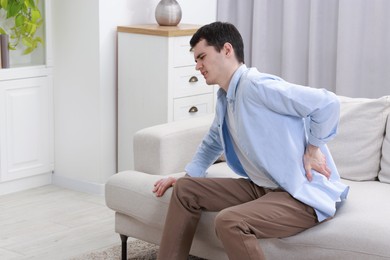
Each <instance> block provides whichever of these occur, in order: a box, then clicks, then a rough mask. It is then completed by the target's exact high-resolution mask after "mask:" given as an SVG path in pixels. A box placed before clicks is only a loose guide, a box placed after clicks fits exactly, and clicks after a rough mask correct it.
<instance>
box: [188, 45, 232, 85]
mask: <svg viewBox="0 0 390 260" xmlns="http://www.w3.org/2000/svg"><path fill="white" fill-rule="evenodd" d="M192 50H193V52H194V58H195V62H196V70H199V71H200V72H201V73H202V75H203V77H204V78H205V80H206V83H207V84H208V85H213V84H219V83H220V82H221V79H222V78H221V76H223V63H224V55H222V53H221V52H218V51H216V50H215V48H214V47H213V46H209V45H207V42H206V40H200V41H199V42H198V43H197V44H196V45H195V47H194V48H193V49H192Z"/></svg>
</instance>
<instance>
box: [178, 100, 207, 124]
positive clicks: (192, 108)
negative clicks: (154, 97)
mask: <svg viewBox="0 0 390 260" xmlns="http://www.w3.org/2000/svg"><path fill="white" fill-rule="evenodd" d="M213 106H214V102H213V94H204V95H198V96H193V97H186V98H177V99H175V100H174V101H173V120H174V121H176V120H181V119H187V118H191V117H197V116H203V115H206V114H210V113H212V112H213Z"/></svg>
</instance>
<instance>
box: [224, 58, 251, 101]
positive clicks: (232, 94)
mask: <svg viewBox="0 0 390 260" xmlns="http://www.w3.org/2000/svg"><path fill="white" fill-rule="evenodd" d="M246 70H247V67H246V65H245V64H242V65H241V66H240V67H238V69H237V70H236V71H235V72H234V74H233V77H232V79H231V80H230V83H229V88H228V91H227V94H226V98H227V99H228V100H232V101H234V100H235V99H236V89H237V86H238V83H239V81H240V78H241V76H242V74H243V73H244V72H245V71H246Z"/></svg>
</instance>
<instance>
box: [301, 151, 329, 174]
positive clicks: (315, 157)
mask: <svg viewBox="0 0 390 260" xmlns="http://www.w3.org/2000/svg"><path fill="white" fill-rule="evenodd" d="M303 164H304V167H305V171H306V178H307V179H308V180H309V181H311V180H312V179H313V175H312V172H311V170H315V171H317V172H319V173H320V174H322V175H324V176H325V177H326V178H327V179H329V177H330V174H331V172H330V169H329V168H328V166H327V165H326V157H325V155H324V154H323V153H322V152H321V150H320V148H318V147H316V146H314V145H311V144H308V145H307V147H306V151H305V154H304V155H303Z"/></svg>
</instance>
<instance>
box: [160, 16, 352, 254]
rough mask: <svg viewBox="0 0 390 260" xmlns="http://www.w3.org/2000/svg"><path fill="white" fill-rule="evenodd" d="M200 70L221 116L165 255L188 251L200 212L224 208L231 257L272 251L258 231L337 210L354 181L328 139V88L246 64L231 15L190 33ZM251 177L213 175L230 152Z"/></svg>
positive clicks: (172, 214)
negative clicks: (346, 177) (341, 169)
mask: <svg viewBox="0 0 390 260" xmlns="http://www.w3.org/2000/svg"><path fill="white" fill-rule="evenodd" d="M190 44H191V47H192V50H193V52H194V57H195V62H196V69H197V70H200V72H201V73H202V75H203V76H204V78H205V79H206V82H207V84H209V85H212V84H218V85H219V87H220V89H219V91H218V100H217V105H216V116H215V120H214V122H213V124H212V126H211V128H210V130H209V132H208V133H207V135H206V136H205V137H204V139H203V141H202V143H201V144H200V146H199V148H198V150H197V152H196V154H195V156H194V158H193V160H192V161H191V162H190V163H189V164H188V165H187V166H186V168H185V171H186V173H187V175H186V177H184V178H180V179H178V180H176V179H174V178H166V179H162V180H159V181H158V182H156V184H155V188H154V190H153V191H154V192H155V194H156V196H162V195H163V194H164V192H165V191H166V189H168V188H169V187H171V186H173V185H174V190H173V193H172V198H171V201H170V205H169V209H168V214H167V219H166V223H165V228H164V232H163V236H162V239H161V244H160V250H159V255H158V258H159V259H161V260H172V259H187V256H188V254H189V250H190V248H191V243H192V239H193V236H194V233H195V230H196V226H197V223H198V220H199V218H200V215H201V213H202V211H219V213H218V215H217V217H216V219H215V230H216V234H217V236H218V238H219V239H220V240H221V242H222V244H223V246H224V249H225V251H226V253H227V255H228V256H229V259H237V260H242V259H264V254H263V252H262V249H261V247H260V245H259V243H258V239H259V238H273V237H286V236H291V235H294V234H297V233H299V232H301V231H303V230H305V229H308V228H310V227H313V226H315V225H317V224H318V223H319V222H321V221H324V220H326V219H329V218H331V217H332V216H333V215H334V214H335V211H336V204H337V203H338V202H340V201H341V200H342V199H345V198H346V195H347V193H348V187H347V186H345V185H344V184H342V183H341V182H340V177H339V175H338V172H337V169H336V167H335V165H334V162H333V160H332V157H331V155H330V153H329V151H328V149H327V147H326V142H328V141H329V140H330V139H331V138H332V137H333V136H334V135H335V134H336V130H337V125H338V120H339V103H338V100H337V98H336V96H335V95H334V94H333V93H331V92H328V91H326V90H323V89H314V88H309V87H303V86H298V85H294V84H291V83H288V82H286V81H284V80H282V79H281V78H279V77H276V76H273V75H269V74H264V73H260V72H258V71H257V70H256V69H254V68H252V69H248V68H247V67H246V66H245V65H244V47H243V42H242V38H241V35H240V33H239V32H238V31H237V29H236V28H235V27H234V26H233V25H231V24H229V23H221V22H215V23H212V24H209V25H205V26H203V27H202V28H200V29H199V30H198V31H197V32H196V33H195V34H194V36H193V37H192V39H191V41H190ZM222 153H224V154H225V157H226V161H227V164H228V165H229V167H230V168H231V169H232V170H233V171H234V172H235V173H237V174H238V175H241V176H243V177H244V178H239V179H230V178H190V177H205V176H206V170H207V168H208V167H209V166H210V165H211V164H212V163H213V162H214V161H215V160H216V159H217V158H218V157H219V156H220V155H221V154H222Z"/></svg>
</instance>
